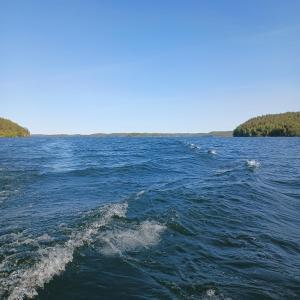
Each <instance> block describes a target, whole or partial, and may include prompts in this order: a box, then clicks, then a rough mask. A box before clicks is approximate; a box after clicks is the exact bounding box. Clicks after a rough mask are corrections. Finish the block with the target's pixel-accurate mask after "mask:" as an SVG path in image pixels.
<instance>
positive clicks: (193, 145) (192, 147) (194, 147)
mask: <svg viewBox="0 0 300 300" xmlns="http://www.w3.org/2000/svg"><path fill="white" fill-rule="evenodd" d="M189 147H190V148H191V149H201V147H200V146H197V145H195V144H193V143H191V144H189Z"/></svg>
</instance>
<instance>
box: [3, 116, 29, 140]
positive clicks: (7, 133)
mask: <svg viewBox="0 0 300 300" xmlns="http://www.w3.org/2000/svg"><path fill="white" fill-rule="evenodd" d="M29 135H30V132H29V130H28V129H26V128H24V127H21V126H20V125H18V124H17V123H15V122H12V121H10V120H8V119H4V118H0V137H24V136H29Z"/></svg>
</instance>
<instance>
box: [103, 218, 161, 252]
mask: <svg viewBox="0 0 300 300" xmlns="http://www.w3.org/2000/svg"><path fill="white" fill-rule="evenodd" d="M165 229H166V226H165V225H162V224H160V223H157V222H154V221H145V222H142V223H141V224H140V225H139V226H137V227H136V228H135V229H127V230H111V231H109V232H105V233H101V234H100V235H99V236H98V240H99V241H100V242H101V243H103V244H104V246H103V247H101V249H100V252H101V253H102V254H104V255H122V254H123V253H124V252H127V251H133V250H137V249H141V248H148V247H150V246H154V245H156V244H157V243H158V242H159V240H160V236H161V234H162V232H163V231H164V230H165Z"/></svg>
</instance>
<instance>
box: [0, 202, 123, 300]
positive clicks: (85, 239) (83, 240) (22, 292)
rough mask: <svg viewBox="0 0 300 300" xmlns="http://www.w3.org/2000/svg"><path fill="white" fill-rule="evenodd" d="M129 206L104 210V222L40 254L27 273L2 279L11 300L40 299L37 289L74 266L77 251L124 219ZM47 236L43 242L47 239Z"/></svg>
mask: <svg viewBox="0 0 300 300" xmlns="http://www.w3.org/2000/svg"><path fill="white" fill-rule="evenodd" d="M127 207H128V204H127V203H126V202H125V203H121V204H120V203H119V204H113V205H109V206H107V207H105V208H104V209H103V210H104V211H103V214H102V216H101V218H99V219H97V220H96V221H94V222H92V223H91V224H90V225H87V226H86V227H85V229H83V230H82V231H77V232H74V233H73V234H72V236H71V238H70V239H69V240H68V241H67V242H65V243H64V244H62V245H56V246H54V247H48V248H44V249H40V250H38V251H37V255H38V256H40V257H41V258H40V259H39V261H38V262H37V263H36V264H35V265H33V266H32V267H30V268H28V269H19V270H16V271H14V272H12V273H10V275H9V276H8V277H6V278H2V279H0V287H1V288H2V287H3V289H4V290H6V291H7V292H8V293H9V296H8V300H21V299H23V298H33V297H35V296H37V294H38V293H37V289H38V288H43V287H44V285H45V284H46V283H48V282H49V281H50V280H51V279H52V278H53V277H54V276H55V275H59V274H60V273H62V272H63V271H64V270H65V268H66V266H67V264H68V263H70V262H72V260H73V254H74V251H75V250H76V249H77V248H79V247H81V246H83V245H84V244H87V243H90V242H91V241H92V239H93V236H94V235H95V234H96V233H97V232H98V230H99V228H101V227H103V226H105V225H106V224H107V223H108V222H110V220H111V219H112V218H113V217H114V216H118V217H125V215H126V212H127ZM45 237H46V236H44V237H43V238H45Z"/></svg>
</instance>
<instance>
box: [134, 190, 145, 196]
mask: <svg viewBox="0 0 300 300" xmlns="http://www.w3.org/2000/svg"><path fill="white" fill-rule="evenodd" d="M145 192H146V191H145V190H142V191H139V192H137V193H136V196H137V197H140V196H142V195H144V194H145Z"/></svg>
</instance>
